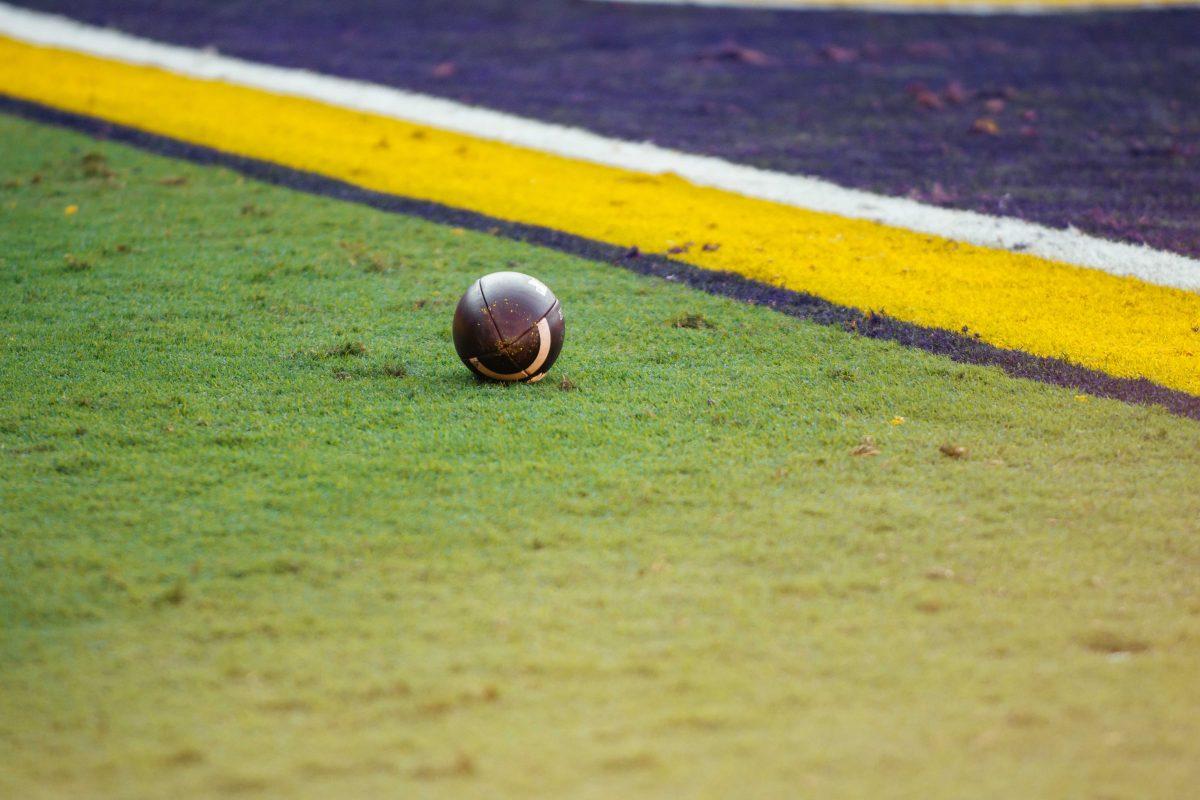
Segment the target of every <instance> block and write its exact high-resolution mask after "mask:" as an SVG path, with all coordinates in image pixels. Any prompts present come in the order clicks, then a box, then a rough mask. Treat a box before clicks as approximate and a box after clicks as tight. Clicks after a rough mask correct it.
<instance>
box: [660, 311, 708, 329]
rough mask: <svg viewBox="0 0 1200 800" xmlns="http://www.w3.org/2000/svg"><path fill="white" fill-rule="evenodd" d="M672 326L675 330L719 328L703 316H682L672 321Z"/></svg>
mask: <svg viewBox="0 0 1200 800" xmlns="http://www.w3.org/2000/svg"><path fill="white" fill-rule="evenodd" d="M671 326H672V327H674V328H691V329H693V330H703V329H706V328H715V327H717V326H716V325H714V324H713V323H711V322H709V321H708V320H707V319H706V318H705V317H704V315H703V314H690V313H689V314H680V315H679V316H678V317H675V319H673V320H671Z"/></svg>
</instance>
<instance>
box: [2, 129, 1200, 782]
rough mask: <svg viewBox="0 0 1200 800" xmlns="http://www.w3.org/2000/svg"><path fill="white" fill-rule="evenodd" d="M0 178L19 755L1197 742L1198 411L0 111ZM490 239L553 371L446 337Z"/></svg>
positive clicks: (871, 764) (701, 766)
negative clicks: (499, 366)
mask: <svg viewBox="0 0 1200 800" xmlns="http://www.w3.org/2000/svg"><path fill="white" fill-rule="evenodd" d="M0 185H2V188H0V559H2V560H0V626H2V630H0V796H5V797H21V798H39V797H122V798H124V797H130V798H133V797H163V796H179V795H181V794H187V795H188V796H196V797H204V796H225V795H234V794H242V795H245V796H256V797H271V796H283V795H287V796H290V797H334V796H336V797H379V796H412V797H449V796H488V797H507V796H531V795H532V796H543V797H636V796H649V795H656V796H661V795H664V794H668V793H672V794H675V795H678V796H705V797H721V796H732V795H737V794H743V796H744V792H745V791H746V787H747V786H748V785H750V784H751V782H752V785H753V787H754V789H753V793H752V794H753V796H756V797H795V796H811V797H824V798H843V797H844V798H851V797H921V798H960V797H964V796H971V797H977V798H986V797H995V798H1000V797H1006V798H1011V797H1047V798H1049V797H1053V798H1084V797H1086V798H1177V797H1183V796H1186V795H1187V794H1189V793H1190V792H1192V791H1194V787H1195V785H1196V782H1197V781H1198V780H1200V744H1198V742H1200V694H1198V693H1197V691H1196V688H1197V686H1200V585H1198V583H1197V580H1196V575H1197V569H1198V568H1200V492H1197V478H1198V476H1200V426H1198V425H1197V424H1196V423H1194V422H1189V421H1187V420H1184V419H1179V418H1176V417H1172V416H1170V415H1168V414H1166V413H1165V412H1162V411H1159V410H1155V409H1149V408H1141V407H1133V406H1128V405H1123V404H1120V403H1117V402H1111V401H1102V400H1096V399H1092V398H1087V397H1077V396H1075V395H1073V394H1072V393H1070V392H1066V391H1062V390H1058V389H1053V388H1049V387H1046V386H1043V385H1039V384H1034V383H1030V382H1021V381H1015V380H1012V379H1009V378H1007V377H1006V376H1005V375H1003V374H1002V373H1001V372H999V371H998V370H994V369H984V368H972V367H964V366H960V365H958V364H954V363H952V362H950V361H947V360H944V359H940V358H937V357H933V356H930V355H926V354H924V353H921V352H917V351H911V350H906V349H903V348H901V347H898V346H895V345H891V344H886V343H880V342H875V341H869V340H864V339H861V338H857V337H854V336H852V335H849V334H846V333H844V332H842V331H841V330H837V329H832V328H825V327H819V326H815V325H811V324H807V323H803V322H799V321H796V320H793V319H790V318H788V317H784V316H782V315H778V314H775V313H773V312H771V311H768V310H765V309H761V308H753V307H747V306H743V305H740V304H738V303H735V302H732V301H727V300H723V299H718V298H714V297H710V296H707V295H704V294H701V293H698V292H695V291H692V290H689V289H685V288H682V287H679V286H676V285H672V284H670V283H668V282H665V281H660V280H657V279H649V278H644V277H640V276H636V275H633V274H631V273H628V272H625V271H623V270H620V269H618V268H615V267H613V266H610V265H605V264H596V263H589V262H586V261H582V260H579V259H577V258H573V257H568V256H565V255H562V254H559V253H556V252H552V251H547V250H541V249H536V248H531V247H529V246H525V245H522V244H519V243H514V242H511V241H506V240H502V239H497V238H494V237H489V236H486V235H480V234H475V233H469V232H464V231H460V230H453V229H450V228H446V227H439V226H436V225H432V224H429V223H426V222H421V221H415V220H412V219H407V218H404V217H399V216H395V215H388V214H383V213H379V212H375V211H372V210H369V209H365V208H361V207H357V206H353V205H347V204H341V203H337V202H333V201H329V200H324V199H319V198H313V197H310V196H305V195H299V194H295V193H292V192H288V191H286V190H282V189H276V188H271V187H267V186H264V185H258V184H255V183H253V182H249V181H246V180H244V179H242V178H240V177H239V176H237V175H235V174H233V173H231V172H227V171H223V170H216V169H204V168H199V167H195V166H191V165H188V164H185V163H181V162H175V161H170V160H166V159H162V158H158V157H153V156H149V155H146V154H144V153H139V152H137V151H133V150H130V149H127V148H124V147H119V146H115V145H109V144H102V143H97V142H94V141H91V140H89V139H86V138H84V137H82V136H79V135H75V134H71V133H66V132H62V131H59V130H56V129H52V128H48V127H42V126H38V125H34V124H31V123H27V122H24V121H18V120H15V119H12V118H8V117H0ZM505 268H516V269H519V270H522V271H526V272H530V273H533V274H535V275H538V276H539V277H541V278H542V279H544V280H545V281H546V282H547V283H548V284H549V285H550V286H551V287H552V288H553V289H554V291H555V292H556V293H557V294H558V296H559V297H560V298H561V299H562V301H563V304H564V307H565V309H566V314H567V326H568V327H567V343H566V347H565V349H564V352H563V355H562V357H561V358H560V360H559V361H558V363H557V364H556V366H555V368H554V370H553V371H552V372H551V374H550V376H549V377H548V378H547V380H545V381H544V382H542V383H541V384H537V385H532V386H525V385H515V386H499V385H492V384H484V383H477V382H476V381H475V380H474V379H473V378H472V377H471V376H470V375H469V373H468V372H467V370H466V369H465V368H463V367H462V365H461V364H459V363H458V361H457V359H456V358H455V356H454V351H453V347H452V345H451V342H450V335H449V328H450V316H451V313H452V310H453V307H454V303H455V302H456V301H457V299H458V295H459V294H460V293H461V292H462V291H463V290H464V289H465V288H466V286H467V285H469V283H470V282H471V280H473V279H474V278H475V277H477V276H478V275H480V274H482V273H485V272H489V271H492V270H496V269H505ZM681 323H682V324H683V326H682V327H681V326H680V325H681ZM689 325H690V326H691V327H689ZM943 449H945V450H947V451H949V452H950V453H952V454H953V455H946V454H944V453H943V452H942V450H943ZM963 449H965V453H964V452H963ZM855 453H859V454H857V455H856V454H855Z"/></svg>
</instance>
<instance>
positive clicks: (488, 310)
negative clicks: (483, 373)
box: [475, 278, 529, 377]
mask: <svg viewBox="0 0 1200 800" xmlns="http://www.w3.org/2000/svg"><path fill="white" fill-rule="evenodd" d="M475 282H476V283H478V284H479V296H480V297H482V298H483V312H484V313H485V314H486V315H487V318H488V322H490V323H492V330H494V331H495V332H496V342H497V346H498V347H499V349H498V350H497V351H496V352H495V353H484V354H481V355H478V356H475V357H476V358H480V359H482V358H489V357H491V356H493V355H501V356H504V358H505V359H507V360H508V363H509V364H511V365H512V368H513V369H514V370H515V371H516V372H520V373H521V374H522V375H524V374H525V370H523V369H521V368H520V367H518V366H517V362H515V361H513V359H512V356H510V355H509V354H508V353H507V352H505V350H504V335H503V334H501V333H500V326H499V325H497V324H496V318H495V317H493V316H492V303H491V301H490V300H488V299H487V293H486V292H484V291H483V279H482V278H481V279H480V280H477V281H475ZM526 333H528V331H526ZM524 335H525V334H524V333H522V334H521V336H524ZM525 377H529V376H528V375H526V376H525Z"/></svg>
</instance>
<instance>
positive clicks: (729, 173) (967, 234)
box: [0, 2, 1200, 291]
mask: <svg viewBox="0 0 1200 800" xmlns="http://www.w3.org/2000/svg"><path fill="white" fill-rule="evenodd" d="M0 33H3V34H5V35H7V36H9V37H11V38H14V39H18V40H21V41H24V42H27V43H31V44H37V45H42V46H50V47H58V48H63V49H68V50H73V51H76V52H80V53H85V54H90V55H94V56H99V57H103V58H108V59H112V60H115V61H120V62H124V63H127V64H135V65H142V66H150V67H157V68H159V69H164V70H167V71H169V72H174V73H176V74H180V75H185V76H189V77H193V78H200V79H204V80H216V81H223V82H227V83H231V84H235V85H240V86H244V87H252V88H257V89H262V90H266V91H269V92H273V93H277V94H284V95H290V96H293V97H300V98H304V99H308V100H316V101H318V102H322V103H326V104H328V105H332V106H337V107H341V108H346V109H352V110H356V111H365V112H369V113H372V114H378V115H380V116H384V117H390V118H393V119H397V120H402V121H406V122H413V123H419V124H424V125H430V126H432V127H436V128H441V129H443V130H448V131H453V132H457V133H462V134H466V135H469V136H473V137H477V138H480V139H487V140H491V141H496V142H501V143H504V144H510V145H515V146H517V147H522V148H527V149H531V150H537V151H540V152H543V153H550V154H554V155H558V156H563V157H566V158H571V159H577V160H580V161H587V162H591V163H595V164H601V165H604V166H610V167H616V168H619V169H625V170H630V171H633V172H642V173H648V174H674V175H677V176H678V177H681V178H683V179H685V180H687V181H689V182H691V183H693V184H696V185H699V186H705V187H709V188H714V189H720V190H722V191H727V192H732V193H735V194H740V195H743V196H746V197H752V198H756V199H760V200H767V201H771V202H775V203H781V204H784V205H790V206H794V207H796V208H801V209H805V210H808V211H816V212H822V213H829V214H835V215H838V216H842V217H847V218H850V219H859V220H867V221H871V222H877V223H879V224H882V225H887V226H890V227H894V228H902V229H906V230H909V231H916V232H920V233H926V234H930V235H933V236H938V237H942V238H945V239H950V240H953V241H959V242H966V243H970V244H974V245H979V246H981V247H987V248H992V249H997V250H1011V251H1017V252H1022V253H1028V254H1032V255H1037V256H1040V257H1042V258H1045V259H1048V260H1051V261H1058V262H1063V263H1066V264H1071V265H1075V266H1080V267H1087V268H1090V269H1095V270H1100V271H1102V272H1106V273H1109V274H1111V275H1117V276H1122V277H1132V278H1137V279H1139V280H1142V281H1145V282H1147V283H1153V284H1158V285H1160V286H1169V287H1174V288H1178V289H1185V290H1190V291H1200V259H1194V258H1190V257H1188V256H1184V255H1180V254H1178V253H1170V252H1165V251H1161V250H1155V249H1153V248H1150V247H1146V246H1143V245H1135V244H1128V243H1124V242H1113V241H1108V240H1106V239H1101V238H1098V237H1094V236H1089V235H1087V234H1084V233H1081V232H1079V231H1077V230H1075V229H1073V228H1068V229H1066V230H1059V229H1054V228H1048V227H1045V226H1043V225H1038V224H1036V223H1031V222H1025V221H1023V220H1019V219H1014V218H1008V217H993V216H989V215H986V214H980V213H977V212H974V211H963V210H958V209H947V208H938V207H934V206H928V205H924V204H922V203H919V202H917V201H915V200H910V199H907V198H898V197H889V196H885V195H879V194H874V193H871V192H866V191H861V190H858V189H847V188H845V187H842V186H838V185H837V184H834V183H830V182H828V181H824V180H820V179H817V178H810V177H805V176H801V175H790V174H785V173H780V172H772V171H769V170H764V169H758V168H756V167H750V166H745V165H742V164H735V163H732V162H730V161H726V160H724V159H719V158H713V157H711V156H700V155H693V154H690V153H683V152H680V151H677V150H670V149H667V148H663V147H658V146H657V145H653V144H649V143H644V142H631V141H624V140H620V139H613V138H609V137H605V136H601V135H599V134H595V133H592V132H590V131H586V130H583V129H580V128H572V127H567V126H562V125H554V124H551V123H546V122H540V121H538V120H533V119H527V118H524V117H519V116H516V115H513V114H506V113H503V112H499V111H492V110H489V109H485V108H479V107H475V106H468V105H464V104H461V103H456V102H454V101H451V100H445V99H442V98H438V97H431V96H428V95H422V94H417V93H415V92H408V91H404V90H401V89H394V88H391V87H387V86H382V85H379V84H372V83H367V82H363V81H355V80H349V79H345V78H337V77H332V76H329V75H321V74H318V73H315V72H310V71H307V70H300V69H290V68H284V67H275V66H270V65H267V64H258V63H253V62H249V61H244V60H241V59H237V58H231V57H228V56H223V55H220V54H218V53H215V52H209V51H205V50H197V49H194V48H186V47H179V46H175V45H168V44H162V43H159V42H155V41H151V40H148V39H143V38H140V37H136V36H130V35H128V34H124V33H121V32H119V31H115V30H109V29H104V28H99V27H96V26H92V25H87V24H84V23H81V22H76V21H74V20H71V19H68V18H66V17H61V16H57V15H51V14H45V13H41V12H36V11H29V10H27V9H22V8H17V7H15V6H12V5H9V4H7V3H2V2H0Z"/></svg>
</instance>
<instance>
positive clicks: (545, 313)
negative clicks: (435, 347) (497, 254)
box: [454, 272, 565, 383]
mask: <svg viewBox="0 0 1200 800" xmlns="http://www.w3.org/2000/svg"><path fill="white" fill-rule="evenodd" d="M564 333H565V327H564V322H563V312H562V305H561V304H560V303H559V302H558V298H557V297H555V296H554V292H552V291H550V289H549V288H548V287H547V286H546V284H544V283H542V282H541V281H539V280H538V279H537V278H534V277H531V276H529V275H525V274H523V273H520V272H493V273H491V274H490V275H484V276H483V277H482V278H480V279H479V280H477V281H475V283H473V284H471V288H469V289H467V291H466V293H465V294H463V296H462V299H461V300H459V301H458V307H457V308H456V309H455V310H454V348H455V349H456V350H457V351H458V357H459V358H461V359H462V362H463V363H464V364H466V365H467V369H469V370H471V371H472V372H474V373H475V374H476V375H479V376H481V377H484V378H490V379H492V380H497V381H526V382H528V383H533V382H535V381H539V380H541V379H542V378H543V377H545V375H546V373H547V372H548V371H549V370H550V367H551V366H552V365H553V364H554V360H555V359H556V358H558V353H559V351H560V350H561V349H562V344H563V335H564Z"/></svg>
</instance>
